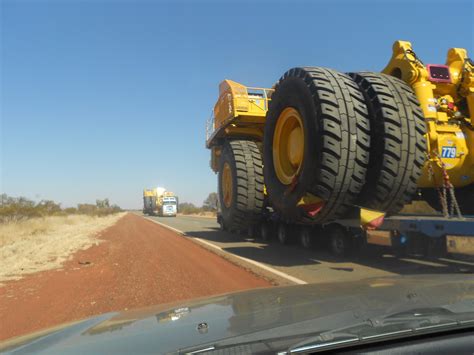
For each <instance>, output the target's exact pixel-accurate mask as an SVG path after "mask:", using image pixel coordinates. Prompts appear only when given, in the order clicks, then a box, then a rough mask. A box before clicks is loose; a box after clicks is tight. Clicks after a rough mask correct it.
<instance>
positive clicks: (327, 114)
mask: <svg viewBox="0 0 474 355" xmlns="http://www.w3.org/2000/svg"><path fill="white" fill-rule="evenodd" d="M289 107H291V108H294V109H296V110H297V111H298V113H299V115H300V116H301V119H302V121H303V127H304V142H305V143H304V154H303V158H302V163H301V167H300V170H299V174H298V175H297V177H296V179H295V180H296V181H295V183H294V184H291V185H288V184H284V183H282V181H281V180H280V179H279V178H278V176H277V173H276V171H275V166H274V160H273V159H274V157H273V140H274V134H275V128H276V125H277V121H278V119H279V118H280V117H281V114H282V112H283V110H285V109H286V108H289ZM369 134H370V123H369V118H368V111H367V106H366V104H365V100H364V97H363V96H362V93H361V92H360V90H359V88H358V86H357V84H355V83H354V82H353V80H351V78H350V77H349V76H347V75H345V74H342V73H339V72H336V71H334V70H331V69H326V68H318V67H310V68H293V69H291V70H289V71H287V72H286V73H285V74H284V75H283V76H282V77H281V79H280V80H279V82H278V83H277V84H276V86H275V91H274V93H273V95H272V101H271V102H270V106H269V110H268V113H267V118H266V123H265V134H264V149H263V155H264V174H265V184H266V188H267V192H268V196H269V199H270V201H271V204H272V206H273V207H274V208H275V209H276V210H277V212H278V213H279V214H280V216H281V217H282V219H283V220H286V221H292V222H296V223H300V224H318V223H323V222H327V221H329V220H332V219H336V218H342V217H345V216H346V215H347V213H348V212H349V211H350V209H351V206H352V205H353V204H354V203H355V202H356V200H357V198H358V195H359V193H360V191H361V189H362V186H363V183H364V181H365V177H366V176H365V175H366V168H367V165H368V162H369V146H370V135H369ZM308 194H311V195H313V196H315V197H318V198H320V199H322V200H323V201H324V205H323V207H322V208H321V209H320V210H319V212H318V213H317V214H315V215H312V216H311V215H310V214H308V213H307V211H305V210H304V209H303V208H298V207H297V204H298V202H299V201H300V199H301V198H302V197H303V196H306V195H308Z"/></svg>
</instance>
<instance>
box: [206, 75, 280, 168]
mask: <svg viewBox="0 0 474 355" xmlns="http://www.w3.org/2000/svg"><path fill="white" fill-rule="evenodd" d="M272 92H273V90H272V89H266V88H254V87H247V86H244V85H242V84H239V83H237V82H235V81H232V80H224V81H223V82H221V83H220V85H219V99H218V100H217V103H216V104H215V106H214V110H213V116H212V117H211V119H210V120H209V121H208V127H207V137H206V147H207V148H210V149H211V150H212V151H211V168H212V170H214V171H215V172H217V162H218V161H219V156H220V153H221V148H220V143H221V142H220V141H219V139H220V138H223V137H249V138H250V139H252V140H254V141H260V142H261V141H262V140H263V128H264V124H265V117H266V115H267V110H268V103H269V101H270V100H271V94H272Z"/></svg>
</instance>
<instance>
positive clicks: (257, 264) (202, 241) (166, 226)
mask: <svg viewBox="0 0 474 355" xmlns="http://www.w3.org/2000/svg"><path fill="white" fill-rule="evenodd" d="M145 218H146V219H148V220H149V221H152V222H155V223H156V224H159V225H160V226H162V227H165V228H168V229H170V230H172V231H173V232H176V233H178V234H181V235H187V234H186V233H185V232H183V231H181V230H179V229H176V228H173V227H170V226H168V225H167V224H164V223H161V222H158V221H156V220H154V219H151V218H149V217H145ZM188 236H189V237H191V238H193V239H194V240H197V241H198V242H199V243H202V244H205V245H207V246H209V247H211V248H214V249H217V250H219V251H221V252H223V253H227V254H230V255H232V256H233V257H235V258H238V259H241V260H243V261H245V262H248V263H249V264H252V265H255V266H258V267H259V268H261V269H263V270H266V271H268V272H271V273H273V274H275V275H278V276H280V277H282V278H284V279H287V280H289V281H291V282H294V283H295V284H298V285H306V284H307V282H306V281H303V280H300V279H298V278H296V277H293V276H291V275H288V274H286V273H284V272H281V271H279V270H276V269H274V268H272V267H270V266H267V265H265V264H262V263H260V262H258V261H255V260H252V259H248V258H245V257H243V256H239V255H236V254H233V253H229V252H228V251H225V250H224V249H222V248H221V247H220V246H218V245H215V244H212V243H210V242H208V241H206V240H203V239H201V238H198V237H193V236H192V235H188Z"/></svg>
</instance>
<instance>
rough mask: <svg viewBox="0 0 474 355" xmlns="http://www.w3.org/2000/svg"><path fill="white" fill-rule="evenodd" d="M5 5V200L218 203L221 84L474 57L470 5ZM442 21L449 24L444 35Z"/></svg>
mask: <svg viewBox="0 0 474 355" xmlns="http://www.w3.org/2000/svg"><path fill="white" fill-rule="evenodd" d="M0 2H1V12H2V13H1V44H2V48H1V69H2V72H1V118H2V126H1V143H2V146H1V158H2V165H1V190H2V192H5V193H8V194H9V195H14V196H19V195H22V196H28V197H30V198H33V199H53V200H56V201H60V202H62V203H63V205H65V206H70V205H75V204H76V203H78V202H94V201H95V199H96V198H104V197H108V198H109V199H111V200H112V201H113V202H116V203H118V204H119V205H120V206H122V207H126V208H138V207H140V206H141V200H142V197H141V193H142V189H143V188H144V187H153V186H164V187H166V188H168V189H169V190H172V191H174V192H175V193H176V194H178V195H179V196H180V200H181V201H190V202H193V203H196V204H199V205H200V204H201V203H202V201H203V200H204V199H205V197H206V196H207V195H208V194H209V193H210V192H212V191H216V186H217V179H216V176H215V175H214V174H213V173H212V172H211V170H210V168H209V151H208V150H206V149H205V147H204V139H205V121H206V119H207V118H208V117H209V115H210V112H211V109H212V107H213V105H214V103H215V101H216V99H217V94H218V84H219V82H220V81H221V80H223V79H225V78H229V79H233V80H236V81H239V82H242V83H244V84H247V85H252V86H267V87H270V86H271V85H272V84H273V83H274V82H275V81H276V80H277V79H278V78H279V76H281V75H282V74H283V73H284V72H285V71H286V70H287V69H289V68H291V67H294V66H299V65H307V66H309V65H313V66H326V67H332V68H335V69H338V70H340V71H356V70H374V71H377V70H381V69H382V68H383V67H384V66H385V64H386V63H387V61H388V59H389V58H390V55H391V46H392V43H393V41H394V40H396V39H404V40H410V41H411V42H412V43H413V44H414V48H415V50H416V52H417V53H418V55H419V56H420V57H421V58H422V60H423V61H424V62H425V63H426V62H427V63H430V62H434V63H436V62H437V63H443V62H444V61H445V57H446V51H447V49H448V48H450V47H464V48H467V49H468V51H470V53H471V56H474V54H473V53H474V50H473V49H474V48H473V47H474V46H473V33H474V28H473V23H474V15H473V5H472V4H473V2H472V1H467V0H466V1H450V2H435V1H429V2H428V1H420V2H416V4H414V2H412V1H402V2H382V1H378V2H375V1H373V2H358V3H357V4H353V3H352V2H337V1H330V2H329V1H328V2H316V1H314V2H309V1H279V2H273V3H272V2H269V1H238V2H231V1H229V2H218V1H213V2H199V1H173V2H171V1H170V2H166V1H142V2H140V1H111V0H109V1H102V2H101V1H77V2H75V1H63V2H60V1H55V2H53V1H51V2H48V1H41V0H39V1H31V2H27V1H8V0H0ZM437 17H439V18H440V19H441V20H440V21H441V23H442V24H441V25H440V26H438V25H437V24H436V23H437V20H436V19H437Z"/></svg>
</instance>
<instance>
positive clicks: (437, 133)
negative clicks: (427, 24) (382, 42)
mask: <svg viewBox="0 0 474 355" xmlns="http://www.w3.org/2000/svg"><path fill="white" fill-rule="evenodd" d="M467 58H468V57H467V52H466V50H465V49H462V48H451V49H450V50H449V51H448V55H447V60H446V66H447V67H448V69H449V74H450V78H451V82H436V81H435V80H433V79H431V78H430V73H429V70H428V67H427V66H425V65H424V64H423V63H422V62H421V60H419V59H418V58H417V56H416V54H415V53H414V52H413V49H412V46H411V43H410V42H406V41H397V42H395V43H394V45H393V55H392V58H391V60H390V62H389V64H388V65H387V66H386V67H385V69H384V70H383V73H385V74H389V75H392V76H395V77H398V78H400V79H402V80H403V81H405V82H406V83H407V84H409V85H410V86H411V87H412V89H413V90H414V92H415V94H416V96H417V97H418V100H419V102H420V105H421V109H422V111H423V114H424V117H425V120H426V125H427V143H428V145H427V146H428V151H427V156H428V157H429V159H428V160H427V162H426V164H425V166H424V169H423V173H422V176H421V177H420V179H419V181H418V186H419V187H422V188H429V187H437V186H441V184H442V182H443V167H444V168H445V169H446V171H447V172H448V175H449V178H450V181H451V183H452V184H453V185H454V186H455V187H462V186H467V185H470V184H473V183H474V131H472V130H471V129H469V128H468V126H469V125H472V124H473V123H474V119H473V117H474V74H473V73H474V70H473V66H472V63H471V62H470V61H469V60H467ZM463 102H465V103H466V104H467V112H466V110H465V111H464V113H461V112H460V111H459V108H458V106H459V105H462V104H463ZM462 122H464V123H466V124H465V125H464V124H461V123H462ZM471 127H472V126H471Z"/></svg>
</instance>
